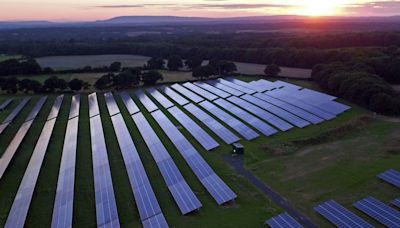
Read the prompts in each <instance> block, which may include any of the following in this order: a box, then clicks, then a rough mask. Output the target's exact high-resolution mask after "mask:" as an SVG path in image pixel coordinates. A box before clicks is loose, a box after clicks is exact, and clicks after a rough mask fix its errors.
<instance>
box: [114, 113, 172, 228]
mask: <svg viewBox="0 0 400 228" xmlns="http://www.w3.org/2000/svg"><path fill="white" fill-rule="evenodd" d="M111 120H112V123H113V126H114V129H115V134H116V135H117V140H118V145H119V148H120V149H121V153H122V157H123V159H124V163H125V168H126V171H127V173H128V177H129V181H130V184H131V188H132V190H133V195H134V197H135V202H136V206H137V208H138V211H139V215H140V220H141V221H142V224H143V226H144V227H152V226H150V225H152V224H153V225H155V224H158V225H159V226H155V227H168V224H167V222H166V221H165V218H164V215H163V214H162V211H161V208H160V206H159V204H158V202H157V198H156V196H155V194H154V191H153V188H152V187H151V185H150V181H149V178H148V177H147V174H146V171H145V169H144V166H143V163H142V161H141V160H140V157H139V153H138V151H137V149H136V146H135V144H134V142H133V140H132V138H131V135H130V133H129V130H128V128H127V126H126V124H125V121H124V119H123V117H122V115H121V114H117V115H115V116H113V117H111Z"/></svg>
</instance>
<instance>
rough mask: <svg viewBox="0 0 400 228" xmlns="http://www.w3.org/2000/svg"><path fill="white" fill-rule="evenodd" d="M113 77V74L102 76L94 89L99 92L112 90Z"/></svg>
mask: <svg viewBox="0 0 400 228" xmlns="http://www.w3.org/2000/svg"><path fill="white" fill-rule="evenodd" d="M113 77H114V74H112V73H110V74H105V75H103V76H101V77H100V78H99V79H97V81H96V82H95V83H94V87H95V88H96V89H98V90H104V89H108V88H110V87H111V86H112V83H113V81H112V79H113Z"/></svg>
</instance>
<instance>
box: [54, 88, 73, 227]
mask: <svg viewBox="0 0 400 228" xmlns="http://www.w3.org/2000/svg"><path fill="white" fill-rule="evenodd" d="M79 100H80V97H79V95H76V96H74V99H72V103H71V108H70V112H69V116H72V119H69V120H68V123H67V130H66V132H65V138H64V145H63V151H62V155H61V163H60V171H59V173H58V181H57V190H56V198H55V202H54V207H53V218H52V221H51V226H52V227H59V228H63V227H71V226H72V212H73V204H74V183H75V165H76V151H77V145H78V129H79V128H78V125H79V107H80V101H79ZM77 111H78V115H77V116H75V115H76V112H77Z"/></svg>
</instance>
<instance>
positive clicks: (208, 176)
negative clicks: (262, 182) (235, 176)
mask: <svg viewBox="0 0 400 228" xmlns="http://www.w3.org/2000/svg"><path fill="white" fill-rule="evenodd" d="M151 115H152V116H153V117H154V119H155V120H156V121H157V123H158V125H160V127H161V128H162V129H163V131H164V132H165V134H166V135H167V136H168V138H169V139H170V140H171V141H172V143H173V144H174V145H175V147H176V148H177V149H178V151H179V152H180V154H181V155H182V157H183V158H184V159H185V161H186V163H187V164H188V165H189V166H190V168H191V169H192V171H193V172H194V174H195V175H196V176H197V178H198V179H199V180H200V182H201V183H202V184H203V186H204V187H205V188H206V189H207V191H208V192H209V193H210V194H211V196H212V197H213V198H214V199H215V201H216V202H217V203H218V204H219V205H221V204H224V203H226V202H229V201H231V200H233V199H235V198H236V197H237V196H236V194H235V193H234V192H233V191H232V190H231V189H230V188H229V187H228V186H227V185H226V184H225V183H224V182H223V181H222V180H221V179H220V178H219V177H218V176H217V174H215V172H214V171H213V170H212V168H211V167H210V166H209V165H208V163H207V162H206V161H205V160H204V159H203V158H202V157H201V155H200V154H199V152H198V151H197V150H196V149H195V148H194V147H193V145H192V144H191V143H190V142H189V141H188V140H187V139H186V138H185V136H183V134H182V133H181V132H180V131H179V130H178V128H177V127H176V126H175V125H174V124H173V123H172V122H171V121H170V120H169V119H168V118H167V116H165V115H164V113H163V112H161V111H160V110H158V111H155V112H153V113H152V114H151Z"/></svg>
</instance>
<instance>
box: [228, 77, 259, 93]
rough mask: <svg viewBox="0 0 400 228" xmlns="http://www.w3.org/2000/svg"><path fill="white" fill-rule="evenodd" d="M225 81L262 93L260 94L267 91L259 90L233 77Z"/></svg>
mask: <svg viewBox="0 0 400 228" xmlns="http://www.w3.org/2000/svg"><path fill="white" fill-rule="evenodd" d="M225 80H227V81H230V82H232V83H235V84H236V85H239V86H242V87H246V88H248V89H251V90H255V91H257V92H260V93H261V92H264V91H266V90H265V89H263V88H259V87H258V86H253V85H251V84H250V83H248V82H244V81H241V80H238V79H236V78H233V77H229V78H225Z"/></svg>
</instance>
